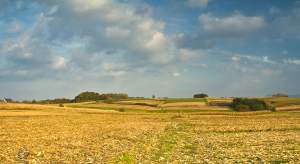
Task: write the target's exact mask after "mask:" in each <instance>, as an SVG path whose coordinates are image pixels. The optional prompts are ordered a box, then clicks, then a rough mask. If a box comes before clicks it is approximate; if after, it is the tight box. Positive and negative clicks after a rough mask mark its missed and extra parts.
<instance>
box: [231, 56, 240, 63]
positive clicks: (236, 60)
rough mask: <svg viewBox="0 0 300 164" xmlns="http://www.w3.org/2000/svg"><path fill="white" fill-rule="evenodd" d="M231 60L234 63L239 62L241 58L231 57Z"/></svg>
mask: <svg viewBox="0 0 300 164" xmlns="http://www.w3.org/2000/svg"><path fill="white" fill-rule="evenodd" d="M231 60H232V61H235V62H239V61H241V57H239V56H233V57H231Z"/></svg>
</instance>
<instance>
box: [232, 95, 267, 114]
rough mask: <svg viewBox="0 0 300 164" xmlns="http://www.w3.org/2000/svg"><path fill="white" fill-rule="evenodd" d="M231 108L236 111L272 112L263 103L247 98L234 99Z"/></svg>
mask: <svg viewBox="0 0 300 164" xmlns="http://www.w3.org/2000/svg"><path fill="white" fill-rule="evenodd" d="M231 106H232V108H233V109H234V110H236V111H258V110H272V108H271V107H270V106H269V105H268V104H267V103H266V102H265V101H263V100H259V99H249V98H235V99H234V100H233V102H232V105H231Z"/></svg>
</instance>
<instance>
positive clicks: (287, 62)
mask: <svg viewBox="0 0 300 164" xmlns="http://www.w3.org/2000/svg"><path fill="white" fill-rule="evenodd" d="M284 63H286V64H295V65H300V60H298V59H285V60H284Z"/></svg>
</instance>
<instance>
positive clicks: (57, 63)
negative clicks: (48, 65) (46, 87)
mask: <svg viewBox="0 0 300 164" xmlns="http://www.w3.org/2000/svg"><path fill="white" fill-rule="evenodd" d="M66 66H67V61H66V59H65V58H64V57H62V56H57V57H55V58H54V59H53V61H52V68H53V69H57V70H59V69H64V68H66Z"/></svg>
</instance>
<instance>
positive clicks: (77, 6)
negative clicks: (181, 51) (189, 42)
mask: <svg viewBox="0 0 300 164" xmlns="http://www.w3.org/2000/svg"><path fill="white" fill-rule="evenodd" d="M37 1H38V2H40V3H42V4H46V5H48V6H49V7H51V6H59V8H57V9H56V10H57V11H56V12H54V13H53V12H52V13H53V18H54V19H53V21H52V24H51V26H50V31H52V34H53V35H52V37H53V39H57V38H59V39H67V40H70V39H72V38H73V37H74V36H80V37H83V38H84V37H85V38H88V40H89V42H88V44H87V45H86V51H87V53H95V52H98V51H102V50H103V49H106V48H112V47H113V48H114V49H123V50H126V51H128V54H130V55H136V56H137V57H138V58H146V59H147V60H149V62H155V63H167V62H170V61H171V60H173V58H174V56H175V54H176V53H174V46H173V43H172V40H171V39H169V38H168V36H167V35H166V34H165V33H164V32H163V31H164V28H165V26H164V24H165V23H164V22H162V21H160V20H155V19H153V18H152V17H151V16H150V15H147V14H141V13H140V11H139V10H138V9H137V8H136V7H135V6H133V5H128V4H125V3H122V2H118V1H112V0H92V1H85V0H75V1H73V0H66V1H64V2H62V1H58V0H52V1H50V0H48V1H39V0H37ZM70 18H72V19H70ZM75 20H76V21H75ZM61 27H65V28H63V29H62V28H61ZM175 51H176V50H175Z"/></svg>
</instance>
